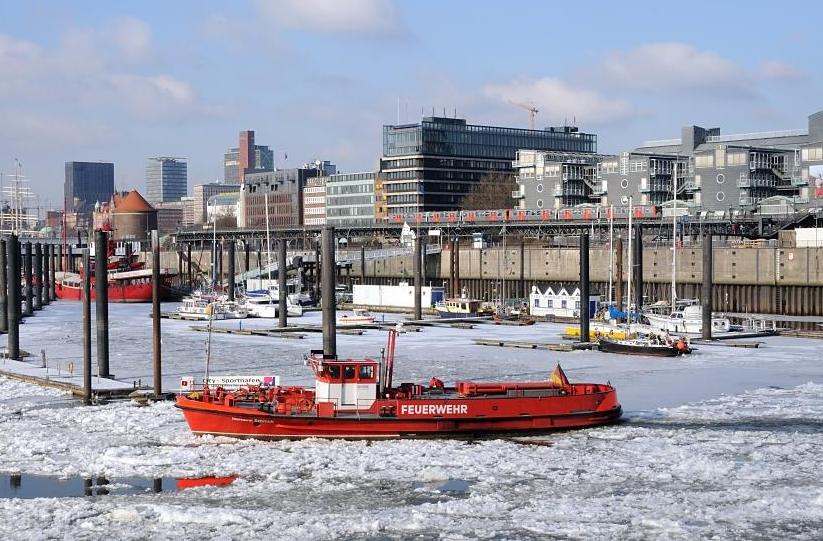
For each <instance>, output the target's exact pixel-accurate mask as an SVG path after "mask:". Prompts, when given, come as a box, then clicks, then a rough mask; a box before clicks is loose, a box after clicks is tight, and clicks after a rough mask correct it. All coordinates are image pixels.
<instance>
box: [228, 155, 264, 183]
mask: <svg viewBox="0 0 823 541" xmlns="http://www.w3.org/2000/svg"><path fill="white" fill-rule="evenodd" d="M267 171H274V151H273V150H271V149H269V147H267V146H261V145H255V146H254V167H252V168H249V169H248V170H247V172H249V173H263V172H267ZM223 177H224V178H223V182H225V183H226V184H240V148H239V147H235V148H230V149H229V150H228V151H227V152H226V153H225V154H224V155H223Z"/></svg>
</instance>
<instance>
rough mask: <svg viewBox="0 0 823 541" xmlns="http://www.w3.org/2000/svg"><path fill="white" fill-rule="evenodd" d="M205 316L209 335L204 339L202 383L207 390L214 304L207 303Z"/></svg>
mask: <svg viewBox="0 0 823 541" xmlns="http://www.w3.org/2000/svg"><path fill="white" fill-rule="evenodd" d="M206 315H208V316H209V334H208V337H207V338H206V381H205V382H204V387H205V388H206V389H208V387H209V364H210V363H211V329H212V321H214V304H212V303H209V304H207V305H206Z"/></svg>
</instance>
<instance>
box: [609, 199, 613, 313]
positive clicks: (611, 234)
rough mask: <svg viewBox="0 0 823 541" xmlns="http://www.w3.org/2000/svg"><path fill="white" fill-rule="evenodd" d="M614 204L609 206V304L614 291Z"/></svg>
mask: <svg viewBox="0 0 823 541" xmlns="http://www.w3.org/2000/svg"><path fill="white" fill-rule="evenodd" d="M613 274H614V205H611V206H610V207H609V306H611V305H612V292H613V291H614V276H613Z"/></svg>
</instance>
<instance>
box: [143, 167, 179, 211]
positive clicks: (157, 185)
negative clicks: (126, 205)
mask: <svg viewBox="0 0 823 541" xmlns="http://www.w3.org/2000/svg"><path fill="white" fill-rule="evenodd" d="M188 189H189V185H188V175H187V166H186V160H185V159H184V158H169V157H165V156H158V157H156V158H149V160H148V162H147V163H146V199H147V200H148V201H149V203H152V204H156V203H172V202H174V201H180V198H182V197H185V196H186V195H188Z"/></svg>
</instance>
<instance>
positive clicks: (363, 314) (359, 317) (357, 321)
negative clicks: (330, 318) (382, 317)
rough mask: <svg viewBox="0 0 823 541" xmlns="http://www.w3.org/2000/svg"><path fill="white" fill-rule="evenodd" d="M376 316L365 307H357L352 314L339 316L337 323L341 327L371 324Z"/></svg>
mask: <svg viewBox="0 0 823 541" xmlns="http://www.w3.org/2000/svg"><path fill="white" fill-rule="evenodd" d="M374 320H375V317H374V316H373V315H371V314H370V313H369V311H368V310H366V309H365V308H355V309H354V310H352V313H351V314H343V315H340V316H337V325H338V326H340V327H355V326H357V325H371V324H372V323H374Z"/></svg>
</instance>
